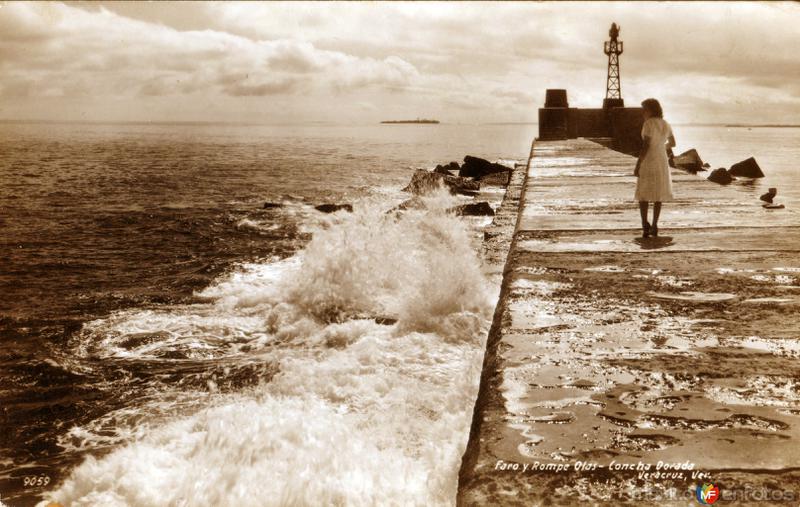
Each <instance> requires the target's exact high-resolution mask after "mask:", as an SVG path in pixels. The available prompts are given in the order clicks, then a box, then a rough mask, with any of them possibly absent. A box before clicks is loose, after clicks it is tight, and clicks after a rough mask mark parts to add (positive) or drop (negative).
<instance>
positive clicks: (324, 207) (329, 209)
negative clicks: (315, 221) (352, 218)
mask: <svg viewBox="0 0 800 507" xmlns="http://www.w3.org/2000/svg"><path fill="white" fill-rule="evenodd" d="M314 209H315V210H317V211H321V212H323V213H335V212H337V211H339V210H345V211H349V212H351V213H352V211H353V205H352V204H320V205H318V206H314Z"/></svg>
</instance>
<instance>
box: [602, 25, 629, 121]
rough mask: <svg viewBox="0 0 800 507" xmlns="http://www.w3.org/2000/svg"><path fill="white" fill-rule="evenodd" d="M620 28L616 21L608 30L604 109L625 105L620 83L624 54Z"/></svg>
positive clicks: (605, 48)
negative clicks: (621, 61)
mask: <svg viewBox="0 0 800 507" xmlns="http://www.w3.org/2000/svg"><path fill="white" fill-rule="evenodd" d="M619 29H620V27H618V26H617V24H616V23H611V29H610V30H609V31H608V35H609V37H611V40H607V41H606V42H605V47H604V50H605V54H607V55H608V77H607V78H606V98H605V99H603V109H608V108H611V107H624V106H625V102H624V101H623V100H622V91H621V89H620V83H619V55H621V54H622V41H621V40H617V39H618V38H619Z"/></svg>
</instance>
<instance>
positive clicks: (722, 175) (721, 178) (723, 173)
mask: <svg viewBox="0 0 800 507" xmlns="http://www.w3.org/2000/svg"><path fill="white" fill-rule="evenodd" d="M735 179H736V178H734V177H733V176H731V175H730V173H729V172H728V171H727V170H726V169H725V168H724V167H720V168H719V169H714V170H713V171H711V174H709V175H708V181H713V182H714V183H719V184H720V185H727V184H728V183H730V182H732V181H733V180H735Z"/></svg>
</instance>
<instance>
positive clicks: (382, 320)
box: [374, 317, 397, 326]
mask: <svg viewBox="0 0 800 507" xmlns="http://www.w3.org/2000/svg"><path fill="white" fill-rule="evenodd" d="M374 320H375V323H376V324H380V325H381V326H392V325H394V324H397V319H395V318H394V317H375V319H374Z"/></svg>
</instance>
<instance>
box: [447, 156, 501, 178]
mask: <svg viewBox="0 0 800 507" xmlns="http://www.w3.org/2000/svg"><path fill="white" fill-rule="evenodd" d="M509 171H511V168H510V167H506V166H504V165H500V164H495V163H493V162H489V161H488V160H485V159H482V158H478V157H473V156H471V155H467V156H466V157H464V165H462V166H461V169H459V171H458V175H459V176H461V177H464V178H475V179H480V178H481V177H483V176H486V175H487V174H494V173H502V172H509Z"/></svg>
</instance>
